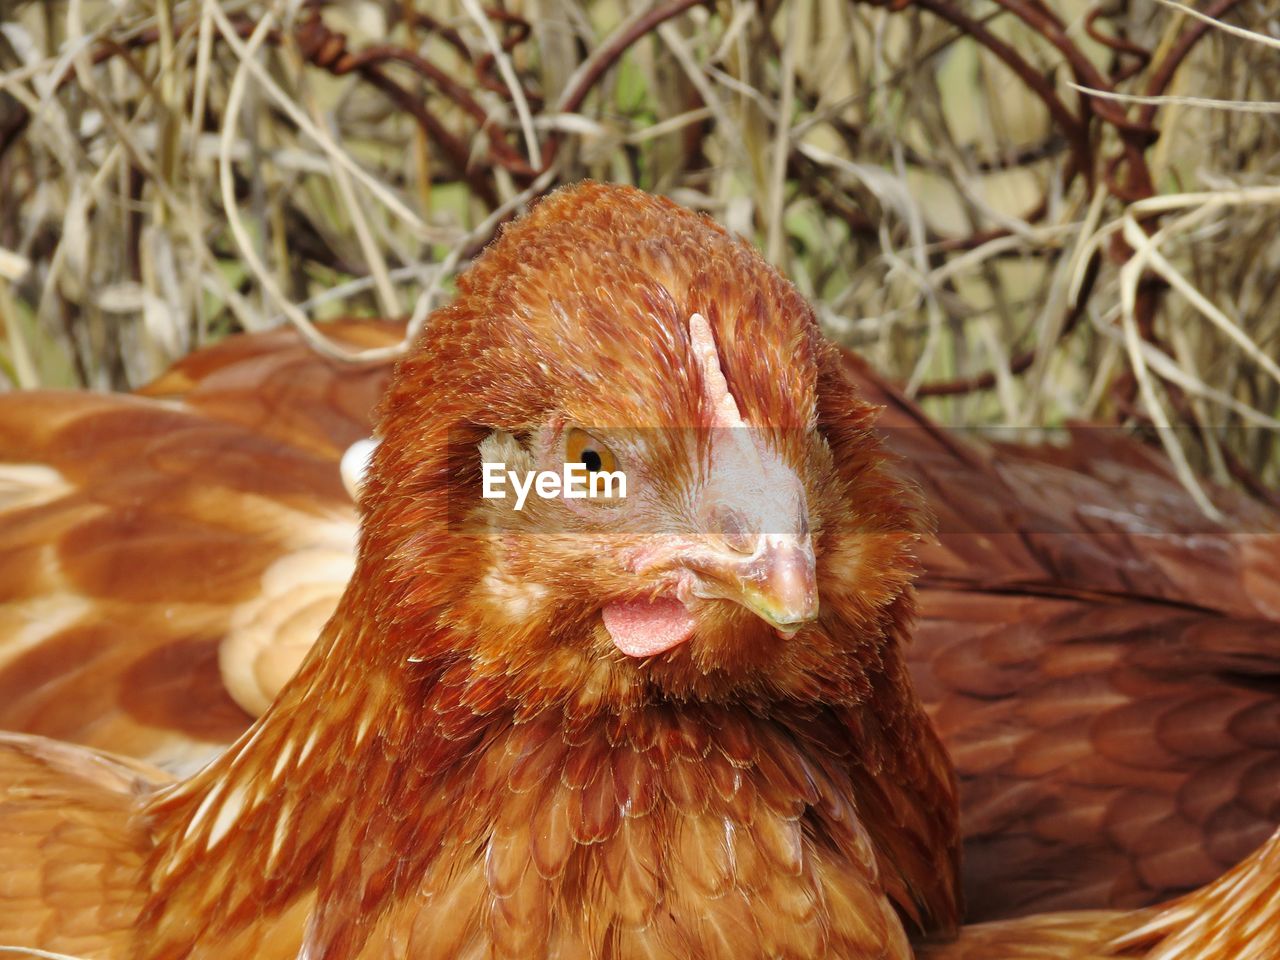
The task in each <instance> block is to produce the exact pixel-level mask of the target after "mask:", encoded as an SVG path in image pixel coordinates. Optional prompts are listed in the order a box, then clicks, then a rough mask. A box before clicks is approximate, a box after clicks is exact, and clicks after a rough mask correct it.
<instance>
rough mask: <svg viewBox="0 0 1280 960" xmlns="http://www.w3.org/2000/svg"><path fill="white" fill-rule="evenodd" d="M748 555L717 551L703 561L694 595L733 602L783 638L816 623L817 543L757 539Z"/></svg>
mask: <svg viewBox="0 0 1280 960" xmlns="http://www.w3.org/2000/svg"><path fill="white" fill-rule="evenodd" d="M754 539H755V544H754V547H755V549H754V550H753V551H752V552H751V553H750V554H749V555H746V554H744V553H742V552H738V551H731V550H716V551H714V552H709V553H708V554H704V555H703V556H700V557H699V558H698V559H699V560H700V561H701V562H699V563H698V564H697V569H696V572H697V574H698V583H697V584H696V585H695V586H694V587H693V594H694V595H695V596H699V597H703V598H707V599H711V598H717V599H723V600H733V601H734V602H736V603H740V604H742V605H743V606H744V607H746V608H747V609H748V610H750V611H751V612H752V613H754V614H755V615H756V616H758V617H760V619H762V620H764V621H765V622H766V623H768V624H769V625H770V626H772V627H775V628H777V629H778V630H779V631H782V632H783V633H794V632H795V631H796V630H798V629H799V628H800V627H801V626H803V625H804V624H806V623H809V622H810V621H812V620H815V619H817V616H818V584H817V575H816V569H815V567H816V564H815V561H814V556H813V544H812V541H811V540H810V538H809V537H808V536H807V535H806V536H803V537H801V536H797V535H795V534H777V533H767V534H761V535H759V536H757V537H756V538H754Z"/></svg>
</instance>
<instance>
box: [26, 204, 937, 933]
mask: <svg viewBox="0 0 1280 960" xmlns="http://www.w3.org/2000/svg"><path fill="white" fill-rule="evenodd" d="M460 289H461V294H460V296H459V298H458V300H457V301H456V302H455V303H454V304H453V305H452V306H450V307H448V308H446V309H445V310H443V311H441V312H440V313H439V314H437V316H436V317H435V318H434V320H433V322H432V323H431V325H430V327H429V329H428V331H427V332H426V334H425V336H424V339H423V342H422V345H421V346H420V348H419V349H418V351H417V352H415V353H414V354H413V355H412V356H411V357H410V358H409V359H408V360H407V361H406V362H405V363H404V364H403V365H402V367H401V369H400V370H399V372H398V375H397V376H396V378H395V379H394V380H393V382H392V384H391V387H390V392H389V394H388V397H387V399H386V400H385V401H384V404H383V415H382V417H381V420H380V428H379V432H380V434H381V435H382V437H383V443H382V445H381V446H380V447H379V451H378V454H377V455H376V458H375V461H374V464H373V466H372V468H371V472H370V474H369V476H368V478H367V479H366V483H365V487H364V493H363V503H364V512H365V516H364V527H363V530H364V533H363V538H362V543H361V549H360V559H359V561H358V565H357V572H356V575H355V577H354V579H353V581H352V583H351V585H350V587H349V588H348V590H347V592H346V594H345V596H344V598H343V600H342V602H341V604H340V606H339V608H338V611H337V613H336V615H335V616H334V618H333V619H332V620H331V621H330V623H329V625H328V627H327V628H326V629H325V632H324V634H323V635H322V637H321V639H320V642H319V643H318V644H317V646H316V648H315V649H314V650H313V652H312V654H311V655H310V656H309V658H308V659H307V661H306V662H305V663H304V665H303V667H302V669H301V671H300V672H299V674H298V675H297V676H296V677H295V678H294V679H293V680H292V681H291V682H290V683H289V684H288V686H287V687H286V688H285V689H284V691H283V692H282V693H281V695H280V697H279V698H278V700H277V701H276V702H275V703H274V704H273V705H272V707H271V708H270V710H268V712H267V713H266V714H265V715H264V717H263V719H262V720H261V721H260V722H259V723H258V725H256V726H255V727H254V728H253V730H252V731H251V732H250V733H249V734H248V735H247V736H246V737H245V738H244V739H242V740H241V741H240V742H239V743H238V744H237V745H236V746H234V747H233V748H231V749H230V750H229V751H228V752H227V754H226V755H224V756H223V757H222V758H220V759H219V760H217V761H215V762H214V763H213V765H211V766H210V767H209V768H208V769H207V770H205V771H203V772H202V773H200V774H198V775H196V776H194V777H192V778H191V779H189V780H187V781H185V782H183V783H181V784H179V785H177V786H175V787H172V788H167V789H159V790H158V791H157V792H155V793H153V794H151V795H150V796H149V797H144V798H143V799H141V800H140V801H138V803H137V805H136V806H134V807H132V808H131V809H133V811H134V814H135V815H136V816H138V817H141V818H142V819H141V821H138V822H142V823H145V824H146V829H147V833H146V835H145V840H140V839H138V838H137V836H135V835H133V834H130V835H129V837H130V838H131V839H122V840H121V841H119V842H120V844H121V845H122V846H123V847H124V848H125V851H124V852H125V853H126V854H128V855H129V856H131V857H133V856H137V855H139V854H142V855H145V858H146V861H145V865H144V866H143V867H142V868H140V870H139V871H138V872H137V873H135V874H130V875H129V876H128V877H124V878H123V882H124V883H125V884H126V885H128V883H130V882H132V883H136V884H137V885H138V887H139V888H140V889H141V895H140V902H143V903H144V905H143V906H142V909H141V913H140V915H139V918H138V921H137V926H136V930H135V933H134V939H133V943H132V945H131V947H130V948H129V949H130V952H128V953H122V952H120V950H119V948H118V947H117V946H116V944H118V943H119V941H118V940H116V939H111V938H110V937H108V936H107V934H106V932H105V931H104V935H103V939H102V941H101V946H100V948H99V949H100V951H101V954H102V955H104V956H124V955H136V956H138V957H145V958H168V957H188V956H191V957H234V956H254V957H271V956H277V955H278V956H293V955H295V954H297V952H298V950H299V947H300V946H301V945H303V944H304V942H305V945H306V950H307V953H306V955H307V956H308V957H313V958H318V957H327V958H339V957H354V956H382V955H396V956H404V955H409V956H414V957H422V958H427V957H450V958H452V957H469V956H491V955H492V956H503V957H518V956H534V957H541V956H554V957H579V956H599V957H611V958H623V957H642V956H643V957H665V956H670V957H707V958H711V957H733V958H742V957H750V956H762V957H763V956H796V957H804V956H820V955H830V956H869V957H871V956H874V957H879V956H883V957H906V956H908V947H907V944H906V930H908V929H914V928H915V927H916V926H917V924H918V925H919V926H920V927H923V928H925V929H930V930H937V929H939V928H942V929H945V928H946V927H948V926H949V925H951V924H953V923H954V922H955V920H956V919H957V917H958V902H957V898H958V893H957V889H956V875H955V863H956V861H955V854H956V833H955V807H954V803H955V801H954V795H953V791H952V780H951V772H950V768H949V766H948V764H947V762H946V759H945V756H944V754H943V753H942V750H941V747H940V745H939V744H938V742H937V740H936V738H935V737H934V735H933V732H932V729H931V728H930V726H929V724H928V722H927V720H926V718H925V716H924V714H923V711H922V709H921V707H920V705H919V704H918V702H917V701H916V699H915V696H914V694H913V693H912V691H911V687H910V683H909V680H908V677H907V670H906V665H905V662H904V660H903V656H902V652H903V643H904V641H905V638H906V632H907V629H908V622H909V620H910V617H911V615H912V612H913V607H914V599H913V596H912V593H911V588H910V579H911V576H912V573H913V570H914V563H913V560H912V549H913V546H914V544H915V541H916V539H917V526H918V524H917V520H916V507H915V504H914V502H913V497H912V496H911V495H910V494H909V493H908V492H907V490H906V488H905V487H904V486H903V485H902V484H901V483H900V481H898V480H897V479H895V478H894V476H893V475H892V474H891V473H890V472H888V471H887V470H886V469H885V467H884V466H883V455H882V454H881V452H880V450H879V447H878V444H877V442H876V441H875V440H874V438H873V436H872V434H871V433H870V426H871V422H872V410H871V408H869V407H868V406H866V405H865V404H864V403H862V402H861V401H860V400H859V399H858V398H857V396H856V393H855V391H854V389H853V388H852V386H851V385H850V384H849V382H848V380H847V379H846V376H845V373H844V370H843V366H842V361H841V358H840V355H839V354H838V353H837V351H835V349H834V348H833V347H831V346H830V345H828V344H826V343H825V342H824V341H823V340H822V339H821V338H820V337H819V336H818V334H817V332H816V325H815V324H814V321H813V316H812V313H811V311H810V310H809V308H808V306H807V305H806V304H805V303H804V301H803V300H802V299H801V298H800V297H799V296H798V295H797V294H796V293H795V292H794V290H792V288H791V287H790V286H789V285H787V284H786V283H785V282H783V281H782V280H781V279H780V278H779V277H778V276H777V275H776V274H775V273H774V272H773V271H771V270H769V269H768V268H767V267H766V266H765V265H764V264H763V262H762V261H760V259H759V258H758V256H757V255H755V254H754V253H753V252H751V251H750V249H749V248H748V247H747V246H746V245H745V244H742V243H740V242H738V241H735V240H733V239H731V238H729V237H728V236H727V235H726V234H725V233H724V232H723V231H722V230H721V229H720V228H718V227H716V226H714V225H713V224H711V223H710V222H709V221H707V220H704V219H701V218H697V217H694V216H692V215H691V214H688V213H687V212H685V211H682V210H680V209H679V208H678V207H675V206H674V205H672V204H670V203H667V202H665V201H661V200H656V199H653V198H650V197H646V196H644V195H643V194H639V193H637V192H635V191H626V190H618V189H613V188H605V187H598V186H593V185H588V186H584V187H581V188H578V189H576V190H574V191H569V192H565V193H561V194H559V195H557V196H556V197H555V198H554V199H551V200H548V201H547V202H545V203H544V204H542V205H540V206H539V207H538V208H537V209H536V210H535V211H534V212H533V213H532V214H531V215H529V216H528V217H526V218H525V219H524V220H523V221H522V222H520V223H519V224H517V225H515V226H513V227H511V228H509V229H508V230H507V231H506V233H505V235H504V236H503V238H502V240H501V241H499V242H498V243H497V244H495V246H494V247H493V249H492V250H491V251H490V252H489V253H488V254H487V255H486V256H485V258H483V260H482V261H481V262H480V263H479V264H478V265H477V267H476V268H475V269H474V270H473V271H471V273H469V274H468V275H467V277H465V278H464V279H463V280H462V282H461V283H460ZM695 312H700V313H702V314H703V315H704V316H706V317H707V319H708V320H709V321H710V325H711V328H712V330H713V331H714V334H715V345H716V348H717V349H718V352H719V358H720V364H721V367H722V370H723V373H724V375H725V377H726V379H727V381H728V385H729V388H730V390H731V391H732V393H733V395H734V397H735V398H736V399H737V402H738V404H739V406H740V409H741V412H742V415H743V417H744V418H745V419H746V420H747V421H748V422H749V423H751V424H752V425H753V426H755V427H758V428H761V429H762V430H764V431H765V433H766V434H767V435H768V436H769V438H770V443H771V444H772V445H773V447H774V448H775V449H776V451H777V454H778V455H779V456H781V457H782V458H783V459H784V460H785V461H786V463H787V464H788V465H789V466H790V468H791V469H793V470H794V471H795V472H796V474H797V475H798V476H799V477H800V478H801V480H802V481H803V483H804V489H805V491H806V493H807V497H808V513H809V516H810V517H811V520H812V524H813V529H814V531H815V536H816V544H817V546H816V552H817V556H818V575H819V580H818V582H819V586H820V589H821V595H822V604H821V611H820V614H819V619H818V620H817V621H816V622H814V623H813V624H811V625H809V626H806V627H804V628H803V629H801V630H800V632H799V633H797V634H796V635H795V636H794V637H793V638H791V639H789V640H783V639H782V638H781V637H779V636H778V635H777V634H776V633H775V632H774V631H773V630H772V629H771V628H770V627H768V626H767V625H765V624H764V623H763V622H761V621H760V620H758V619H757V618H756V617H755V616H754V615H752V614H750V613H748V612H747V611H746V610H744V609H740V608H738V607H736V606H734V605H732V604H728V603H725V602H723V601H712V602H709V603H706V604H704V605H703V606H700V607H698V608H697V609H698V611H699V629H698V631H697V632H696V633H695V635H694V637H693V638H692V639H691V640H690V641H688V642H687V643H686V644H684V645H682V646H681V647H678V648H677V649H675V650H673V651H671V652H669V653H667V654H663V655H661V656H659V657H656V658H652V659H649V660H644V661H636V660H632V659H630V658H627V657H624V656H622V655H620V654H619V653H618V651H617V650H616V649H615V648H614V647H613V646H612V645H611V643H610V641H609V639H608V636H607V635H606V633H605V631H604V629H603V627H602V626H601V625H600V622H599V610H600V607H601V605H602V603H603V602H608V601H609V600H610V598H611V597H614V596H623V595H626V594H627V593H628V591H635V590H637V589H649V588H648V587H641V586H639V585H637V583H636V582H635V581H634V577H629V574H628V570H627V569H626V568H625V567H624V566H622V565H620V564H618V563H614V562H612V561H611V554H610V551H609V549H608V548H609V546H610V544H611V543H612V541H611V540H610V539H609V532H608V526H607V524H604V523H602V522H601V521H592V522H591V523H589V524H588V525H587V526H586V527H584V528H582V529H581V530H579V531H578V533H577V534H575V536H577V537H578V539H573V538H569V539H568V540H566V539H565V538H564V537H559V538H557V537H551V538H547V537H545V535H544V534H545V532H546V531H542V532H541V533H540V532H539V531H538V530H537V529H536V528H535V529H533V530H528V529H526V530H525V531H524V532H520V531H516V532H512V531H505V532H503V533H502V535H501V536H500V537H494V536H492V535H491V534H490V533H488V529H489V528H488V527H486V526H485V522H486V520H485V518H486V516H487V514H485V513H484V512H482V511H481V510H480V509H478V508H477V509H469V510H464V511H463V513H462V514H461V515H460V516H459V515H457V514H456V513H451V509H453V510H456V507H457V504H458V503H459V502H463V503H466V502H467V501H466V500H464V499H463V498H464V497H465V496H466V494H467V492H468V490H469V489H471V488H469V487H468V486H466V480H467V478H466V477H462V476H461V472H465V473H470V474H474V472H475V470H476V469H477V467H476V465H475V464H471V465H469V466H468V464H467V463H466V461H465V460H459V459H458V457H459V450H462V451H464V453H465V452H467V451H469V454H467V456H469V457H471V458H474V451H475V445H476V444H477V443H478V442H479V441H481V440H482V439H483V438H484V437H485V436H486V435H487V434H489V433H490V432H492V431H494V430H503V431H509V432H511V433H512V434H517V435H519V434H523V433H526V432H534V431H537V430H538V429H539V428H540V427H541V426H542V425H545V424H547V423H548V422H550V421H559V420H567V421H570V422H575V423H580V424H586V425H619V424H623V425H628V426H644V427H651V428H689V427H692V428H699V427H700V426H705V425H706V423H707V422H708V421H707V419H706V418H707V411H706V409H705V407H704V406H703V404H704V395H705V384H704V383H703V382H702V379H701V376H700V374H699V373H698V370H697V367H696V366H695V365H693V364H692V363H691V362H690V360H691V358H690V354H689V345H688V339H687V337H688V329H689V328H688V326H687V324H688V322H689V320H688V318H689V316H690V315H691V314H692V313H695ZM602 384H603V385H604V386H605V387H606V389H601V385H602ZM653 443H654V444H655V446H656V447H658V448H659V450H658V451H657V453H663V454H665V455H666V456H667V457H668V458H670V457H671V449H669V448H668V447H666V446H663V441H661V440H655V441H653ZM654 464H657V465H658V468H661V469H658V468H655V467H654ZM646 466H647V467H648V468H649V472H650V474H651V475H657V476H659V477H661V478H662V482H664V483H667V484H669V485H671V486H672V488H673V489H675V488H676V487H678V485H679V484H680V483H682V482H687V481H688V477H689V475H691V473H693V471H691V470H690V469H689V468H688V467H687V466H682V464H681V463H680V462H679V461H678V460H675V459H662V458H661V457H658V456H656V454H655V459H654V460H653V462H652V463H648V464H646ZM664 471H669V475H668V474H667V473H665V472H664ZM584 535H585V536H584ZM540 536H541V537H542V538H541V539H539V537H540ZM588 561H590V562H588ZM495 571H496V572H497V573H498V574H500V578H499V579H502V580H503V582H504V583H516V584H519V585H525V586H527V585H529V584H540V585H542V589H544V590H545V593H546V596H545V598H543V597H541V596H540V595H539V596H534V595H533V594H528V596H526V598H525V599H526V601H527V602H523V603H522V604H521V605H520V607H519V608H518V609H517V608H515V607H513V606H512V604H510V603H508V602H506V600H504V599H503V597H501V596H498V597H495V595H494V594H493V592H492V591H493V587H492V585H491V583H490V581H488V580H486V579H485V577H486V575H491V574H494V572H495ZM503 578H505V579H503ZM526 593H527V591H526ZM529 597H533V599H529ZM10 749H11V750H13V751H15V752H16V753H17V754H18V755H19V756H22V757H25V758H27V760H29V761H30V762H37V760H36V758H35V757H34V755H33V754H31V753H30V751H29V750H28V749H27V748H26V747H25V746H24V745H22V744H18V743H15V744H13V745H11V747H10ZM24 762H25V761H24ZM91 800H92V798H91V797H87V798H86V801H85V802H86V803H90V801H91ZM9 802H12V803H18V802H20V801H18V800H13V799H11V800H10V801H9ZM93 802H95V803H96V802H97V801H93ZM126 806H127V805H126ZM95 809H96V807H95ZM95 816H97V814H95ZM130 822H133V821H130ZM904 918H905V920H904ZM304 921H305V925H304ZM22 933H26V934H27V935H28V936H30V935H31V933H30V931H28V930H25V929H24V928H18V931H17V934H22ZM17 934H14V935H17ZM6 936H10V934H6ZM115 936H117V935H116V934H112V935H111V937H115Z"/></svg>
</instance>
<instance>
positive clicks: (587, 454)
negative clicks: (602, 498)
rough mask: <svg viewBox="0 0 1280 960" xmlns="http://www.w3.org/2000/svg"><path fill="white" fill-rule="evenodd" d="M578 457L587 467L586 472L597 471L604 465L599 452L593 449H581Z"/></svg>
mask: <svg viewBox="0 0 1280 960" xmlns="http://www.w3.org/2000/svg"><path fill="white" fill-rule="evenodd" d="M578 459H579V460H580V461H581V462H582V464H583V465H584V466H585V467H586V468H587V472H588V473H597V472H599V470H600V468H601V467H602V466H604V461H603V460H601V459H600V454H598V453H596V452H595V451H594V450H583V451H582V456H581V457H579V458H578Z"/></svg>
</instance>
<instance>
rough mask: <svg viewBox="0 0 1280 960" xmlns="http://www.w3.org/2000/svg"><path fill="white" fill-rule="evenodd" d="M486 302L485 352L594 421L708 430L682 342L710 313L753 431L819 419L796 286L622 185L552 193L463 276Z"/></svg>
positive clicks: (701, 389)
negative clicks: (517, 363) (519, 368)
mask: <svg viewBox="0 0 1280 960" xmlns="http://www.w3.org/2000/svg"><path fill="white" fill-rule="evenodd" d="M460 287H461V290H462V293H463V298H464V299H466V298H472V299H474V300H476V301H477V302H481V301H482V302H484V303H485V312H484V314H483V316H481V317H478V318H477V319H478V320H479V322H480V323H481V324H482V325H483V327H485V328H486V330H487V333H488V334H489V337H490V340H489V348H488V350H487V351H486V353H487V358H488V359H489V360H490V362H491V363H493V364H501V365H503V366H509V365H510V364H511V361H512V360H513V359H514V358H516V357H522V358H524V359H526V360H527V361H528V362H529V369H530V370H531V371H532V378H533V381H534V383H533V384H531V386H535V387H536V391H537V392H541V393H543V394H545V398H546V401H547V403H548V405H551V406H556V407H558V408H559V409H560V410H562V411H563V412H564V413H565V414H566V415H567V416H569V417H570V418H571V419H574V420H577V421H579V422H582V423H587V424H591V425H594V426H629V427H670V426H706V425H708V424H709V421H710V420H711V419H712V417H713V414H714V412H713V411H709V410H707V409H706V403H705V397H706V389H705V386H704V384H703V383H702V374H701V371H700V369H699V365H698V363H697V360H696V357H695V354H694V348H693V344H692V343H691V340H690V334H689V318H690V316H692V315H694V314H699V315H701V316H703V317H705V318H706V319H707V321H708V324H709V326H710V328H711V330H712V331H713V335H714V338H715V341H716V346H717V350H718V354H719V361H720V369H721V371H722V373H723V376H724V378H725V380H726V382H727V384H728V387H729V390H730V391H731V392H732V393H733V395H734V396H735V397H737V398H739V403H740V406H741V414H742V418H743V420H744V421H745V422H746V423H748V424H751V425H753V426H760V427H783V428H787V427H789V428H799V429H807V428H808V427H809V426H811V424H812V422H813V419H814V405H815V399H814V380H815V376H816V374H815V369H816V352H817V343H816V338H817V335H818V334H817V329H816V324H815V321H814V318H813V314H812V311H811V310H810V308H809V307H808V305H807V304H806V303H805V301H804V300H803V298H802V297H801V296H800V295H799V294H798V293H797V292H796V291H795V289H794V288H793V287H792V286H791V285H790V284H789V283H788V282H787V281H785V280H784V279H783V278H782V277H781V276H780V275H779V274H778V273H777V271H775V270H774V269H773V268H772V267H771V266H770V265H769V264H768V263H767V262H765V261H764V260H763V259H762V258H761V257H760V256H759V255H758V254H757V253H755V251H753V250H752V249H751V248H750V247H749V246H748V245H747V244H746V243H744V242H743V241H741V240H739V239H736V238H734V237H732V236H730V235H729V234H728V233H727V232H725V231H724V230H723V229H722V228H721V227H719V226H718V225H716V224H715V223H713V222H712V221H710V220H709V219H707V218H705V217H702V216H699V215H697V214H694V213H691V212H690V211H687V210H685V209H683V208H681V207H678V206H676V205H675V204H674V203H671V202H670V201H667V200H664V199H662V198H658V197H652V196H649V195H647V194H643V193H640V192H639V191H636V190H632V189H630V188H625V187H613V186H608V187H607V186H603V185H599V184H594V183H588V184H583V185H579V186H576V187H572V188H569V189H566V190H561V191H558V192H557V193H556V194H553V195H552V196H551V197H549V198H547V199H546V200H544V201H543V202H542V203H540V204H539V205H537V206H536V207H535V208H534V210H533V211H532V212H531V213H530V214H529V215H528V216H526V217H525V218H523V219H522V220H520V221H518V222H517V223H515V224H513V225H511V226H509V227H508V228H507V229H506V230H505V231H504V233H503V235H502V236H501V238H500V239H499V240H498V241H496V242H495V243H494V244H493V246H492V247H491V248H490V249H489V250H488V251H487V252H486V253H485V255H484V256H483V257H482V258H481V259H480V261H479V262H478V263H477V264H476V266H475V267H474V268H473V270H472V271H471V272H470V273H469V274H468V275H467V276H466V277H465V278H464V279H463V280H462V281H461V283H460Z"/></svg>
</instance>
